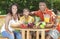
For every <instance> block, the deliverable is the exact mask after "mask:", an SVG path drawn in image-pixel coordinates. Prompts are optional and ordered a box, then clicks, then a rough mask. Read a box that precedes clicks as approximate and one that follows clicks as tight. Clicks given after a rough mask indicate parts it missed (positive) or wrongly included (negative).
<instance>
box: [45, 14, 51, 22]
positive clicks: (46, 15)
mask: <svg viewBox="0 0 60 39" xmlns="http://www.w3.org/2000/svg"><path fill="white" fill-rule="evenodd" d="M49 21H50V15H49V14H44V22H46V23H49Z"/></svg>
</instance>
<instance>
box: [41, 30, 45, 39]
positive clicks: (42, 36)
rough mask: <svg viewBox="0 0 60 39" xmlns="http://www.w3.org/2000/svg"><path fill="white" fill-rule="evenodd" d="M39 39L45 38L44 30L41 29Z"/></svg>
mask: <svg viewBox="0 0 60 39" xmlns="http://www.w3.org/2000/svg"><path fill="white" fill-rule="evenodd" d="M41 39H45V31H44V30H43V31H41Z"/></svg>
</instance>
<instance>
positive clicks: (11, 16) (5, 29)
mask: <svg viewBox="0 0 60 39" xmlns="http://www.w3.org/2000/svg"><path fill="white" fill-rule="evenodd" d="M18 19H19V16H18V5H17V4H12V5H11V6H10V10H9V13H8V14H7V16H6V20H5V24H4V25H3V26H2V29H1V32H2V36H3V37H7V38H9V39H15V38H14V35H15V36H16V39H22V38H21V34H20V33H19V32H16V31H15V30H14V29H13V28H11V24H14V23H16V22H18ZM13 31H14V32H13Z"/></svg>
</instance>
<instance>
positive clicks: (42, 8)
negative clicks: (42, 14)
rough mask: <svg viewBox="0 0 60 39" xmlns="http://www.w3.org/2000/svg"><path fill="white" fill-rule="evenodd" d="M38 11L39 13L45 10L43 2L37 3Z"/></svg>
mask: <svg viewBox="0 0 60 39" xmlns="http://www.w3.org/2000/svg"><path fill="white" fill-rule="evenodd" d="M39 9H40V10H41V11H44V10H45V9H46V4H45V3H44V2H40V3H39Z"/></svg>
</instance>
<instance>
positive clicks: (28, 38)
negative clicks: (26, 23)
mask: <svg viewBox="0 0 60 39" xmlns="http://www.w3.org/2000/svg"><path fill="white" fill-rule="evenodd" d="M29 34H30V32H29V30H27V39H30V37H29Z"/></svg>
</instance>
